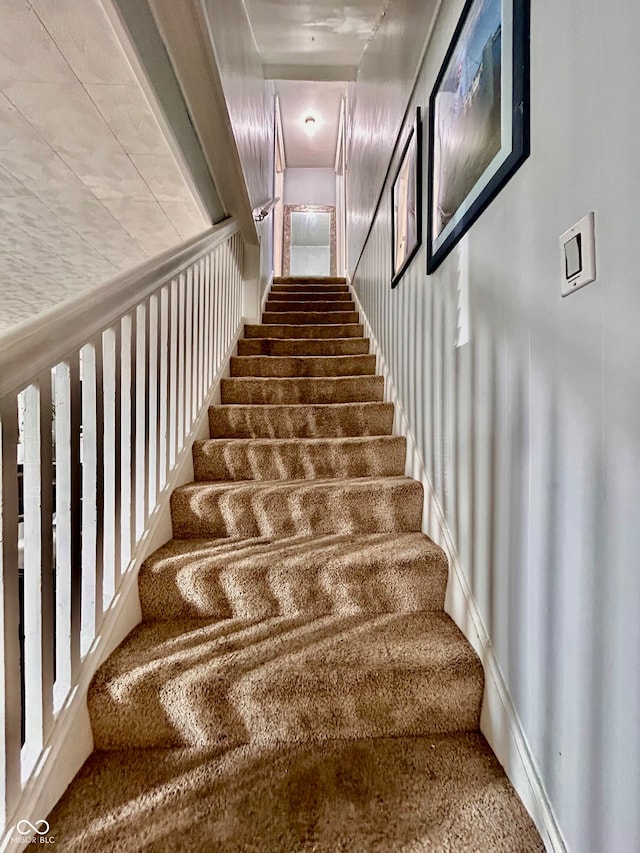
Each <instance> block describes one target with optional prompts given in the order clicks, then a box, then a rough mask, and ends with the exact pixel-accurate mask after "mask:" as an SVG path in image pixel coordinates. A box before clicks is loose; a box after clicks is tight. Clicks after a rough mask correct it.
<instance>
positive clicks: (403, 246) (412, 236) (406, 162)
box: [391, 107, 422, 287]
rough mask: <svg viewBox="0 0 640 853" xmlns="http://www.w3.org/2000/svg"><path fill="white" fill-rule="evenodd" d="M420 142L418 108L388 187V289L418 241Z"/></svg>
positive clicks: (397, 278) (396, 279) (420, 181)
mask: <svg viewBox="0 0 640 853" xmlns="http://www.w3.org/2000/svg"><path fill="white" fill-rule="evenodd" d="M421 142H422V134H421V127H420V108H419V107H418V110H417V112H416V117H415V121H414V123H413V125H412V127H411V130H410V132H409V138H408V139H407V141H406V142H405V145H404V148H403V149H402V154H401V156H400V165H399V166H398V171H397V172H396V176H395V179H394V181H393V185H392V187H391V287H395V286H396V285H397V284H398V282H399V281H400V279H401V278H402V276H403V275H404V273H405V270H406V269H407V267H408V266H409V264H410V263H411V261H412V260H413V257H414V255H415V254H416V252H417V251H418V248H419V247H420V243H421V242H422V144H421Z"/></svg>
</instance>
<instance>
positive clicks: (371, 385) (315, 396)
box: [220, 376, 384, 405]
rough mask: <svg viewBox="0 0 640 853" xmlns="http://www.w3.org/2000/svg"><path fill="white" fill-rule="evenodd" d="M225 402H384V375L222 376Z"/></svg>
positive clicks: (221, 386) (221, 390)
mask: <svg viewBox="0 0 640 853" xmlns="http://www.w3.org/2000/svg"><path fill="white" fill-rule="evenodd" d="M220 396H221V401H222V404H223V405H229V404H245V405H246V404H252V405H262V404H264V403H266V404H270V405H274V404H276V405H277V404H287V403H288V404H295V403H316V404H317V403H324V404H327V403H367V402H381V401H382V398H383V396H384V377H382V376H320V377H294V378H284V379H281V378H274V377H259V376H248V377H236V378H230V379H222V380H221V382H220Z"/></svg>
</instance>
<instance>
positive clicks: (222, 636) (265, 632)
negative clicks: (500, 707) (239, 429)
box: [88, 614, 483, 750]
mask: <svg viewBox="0 0 640 853" xmlns="http://www.w3.org/2000/svg"><path fill="white" fill-rule="evenodd" d="M425 623H426V624H427V625H428V626H429V628H428V629H426V630H425V628H424V627H423V626H424V624H425ZM201 624H202V623H201ZM431 626H433V628H431ZM184 629H185V630H186V634H185V633H183V634H181V635H180V637H179V642H176V638H175V637H174V636H172V633H171V628H170V626H169V625H167V627H166V628H162V629H160V631H156V632H154V633H151V634H149V633H147V634H146V635H145V633H144V629H142V630H140V629H139V630H138V631H136V632H134V634H132V635H131V636H130V638H129V639H128V640H127V641H125V646H126V645H128V646H129V647H132V646H133V647H134V648H135V642H136V634H138V635H140V636H141V637H145V636H146V638H147V639H146V641H147V642H149V643H150V642H151V641H152V640H153V639H154V637H157V641H156V642H155V643H154V644H153V645H149V646H147V648H146V650H145V652H144V658H146V660H147V661H148V664H147V665H146V666H142V667H140V668H138V669H137V671H136V677H135V678H128V679H127V683H126V685H125V684H124V683H120V684H118V678H117V676H116V680H115V681H112V680H111V679H110V676H109V669H110V665H109V664H107V666H106V667H103V668H101V670H99V671H98V673H97V675H96V678H95V679H94V681H93V683H92V685H91V687H90V689H89V696H88V704H89V713H90V715H91V718H92V723H93V728H94V735H95V741H96V747H97V748H98V749H130V748H136V747H141V748H145V747H196V748H198V749H199V750H203V749H209V748H215V747H218V746H225V747H228V746H230V745H231V744H240V743H276V742H282V743H296V742H305V741H309V740H323V739H335V738H345V739H351V738H354V739H356V738H365V737H383V736H384V737H395V736H401V735H416V736H418V735H430V734H433V735H435V734H442V733H449V732H453V731H455V732H463V731H475V730H476V729H477V727H478V725H479V717H480V706H481V702H482V689H483V675H482V667H481V664H480V662H479V660H478V658H477V657H476V655H475V654H474V652H473V650H472V649H471V648H470V646H469V645H468V643H467V642H466V641H465V640H464V638H463V637H462V636H461V634H460V632H459V631H458V630H457V629H456V627H455V625H453V623H452V622H451V621H450V620H448V619H447V617H445V616H444V615H442V616H440V615H439V614H420V615H412V614H404V615H399V614H392V615H388V616H380V617H375V616H374V617H364V616H353V617H342V618H339V619H338V620H336V618H333V619H329V620H327V619H325V620H322V619H320V620H317V621H312V622H310V623H309V622H306V623H305V622H304V620H302V619H299V620H288V621H287V620H281V621H279V623H278V621H277V620H276V623H275V624H274V623H271V624H270V623H268V622H267V623H263V625H262V626H255V627H251V626H247V625H246V623H242V624H241V625H238V626H237V627H236V628H235V631H234V627H233V625H232V626H230V627H225V626H220V625H215V624H214V625H206V624H205V625H202V627H201V628H198V627H196V625H194V626H193V627H192V628H191V629H190V630H189V627H188V626H187V625H185V626H184ZM437 643H439V644H441V647H440V648H436V644H437ZM140 651H141V649H140V647H139V646H138V655H139V654H140ZM114 688H115V689H114Z"/></svg>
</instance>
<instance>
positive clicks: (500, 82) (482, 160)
mask: <svg viewBox="0 0 640 853" xmlns="http://www.w3.org/2000/svg"><path fill="white" fill-rule="evenodd" d="M528 156H529V0H467V3H466V4H465V6H464V9H463V11H462V15H461V17H460V21H459V22H458V26H457V28H456V31H455V33H454V35H453V38H452V40H451V44H450V46H449V49H448V51H447V54H446V56H445V59H444V62H443V64H442V68H441V70H440V73H439V75H438V78H437V80H436V83H435V86H434V87H433V91H432V93H431V97H430V99H429V175H428V206H429V209H428V226H427V229H428V230H427V272H428V273H432V272H433V271H434V270H435V269H437V267H438V266H440V264H441V263H442V261H443V260H444V259H445V258H446V256H447V255H448V254H449V252H450V251H451V249H452V248H453V247H454V246H455V245H456V243H457V242H458V240H460V238H461V237H462V236H463V234H465V233H466V231H468V229H469V228H470V227H471V225H472V224H473V223H474V222H475V221H476V219H477V218H478V217H479V216H480V214H481V213H482V212H483V211H484V210H485V209H486V208H487V206H488V205H489V204H490V203H491V202H492V201H493V199H494V198H495V197H496V196H497V195H498V193H499V192H500V191H501V189H502V188H503V187H504V185H505V184H506V183H507V182H508V181H509V179H510V178H511V177H512V176H513V175H514V174H515V172H516V171H517V170H518V169H519V168H520V166H521V165H522V163H524V161H525V160H526V159H527V157H528Z"/></svg>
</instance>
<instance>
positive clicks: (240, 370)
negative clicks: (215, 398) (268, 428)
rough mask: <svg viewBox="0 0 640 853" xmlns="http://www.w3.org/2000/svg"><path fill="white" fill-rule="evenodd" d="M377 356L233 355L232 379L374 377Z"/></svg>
mask: <svg viewBox="0 0 640 853" xmlns="http://www.w3.org/2000/svg"><path fill="white" fill-rule="evenodd" d="M375 372H376V357H375V355H368V354H367V355H345V356H339V355H328V356H313V355H312V356H273V355H266V356H232V357H231V376H232V377H237V376H263V377H267V376H275V377H283V378H285V377H289V378H291V377H296V376H298V377H304V376H373V375H374V374H375Z"/></svg>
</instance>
